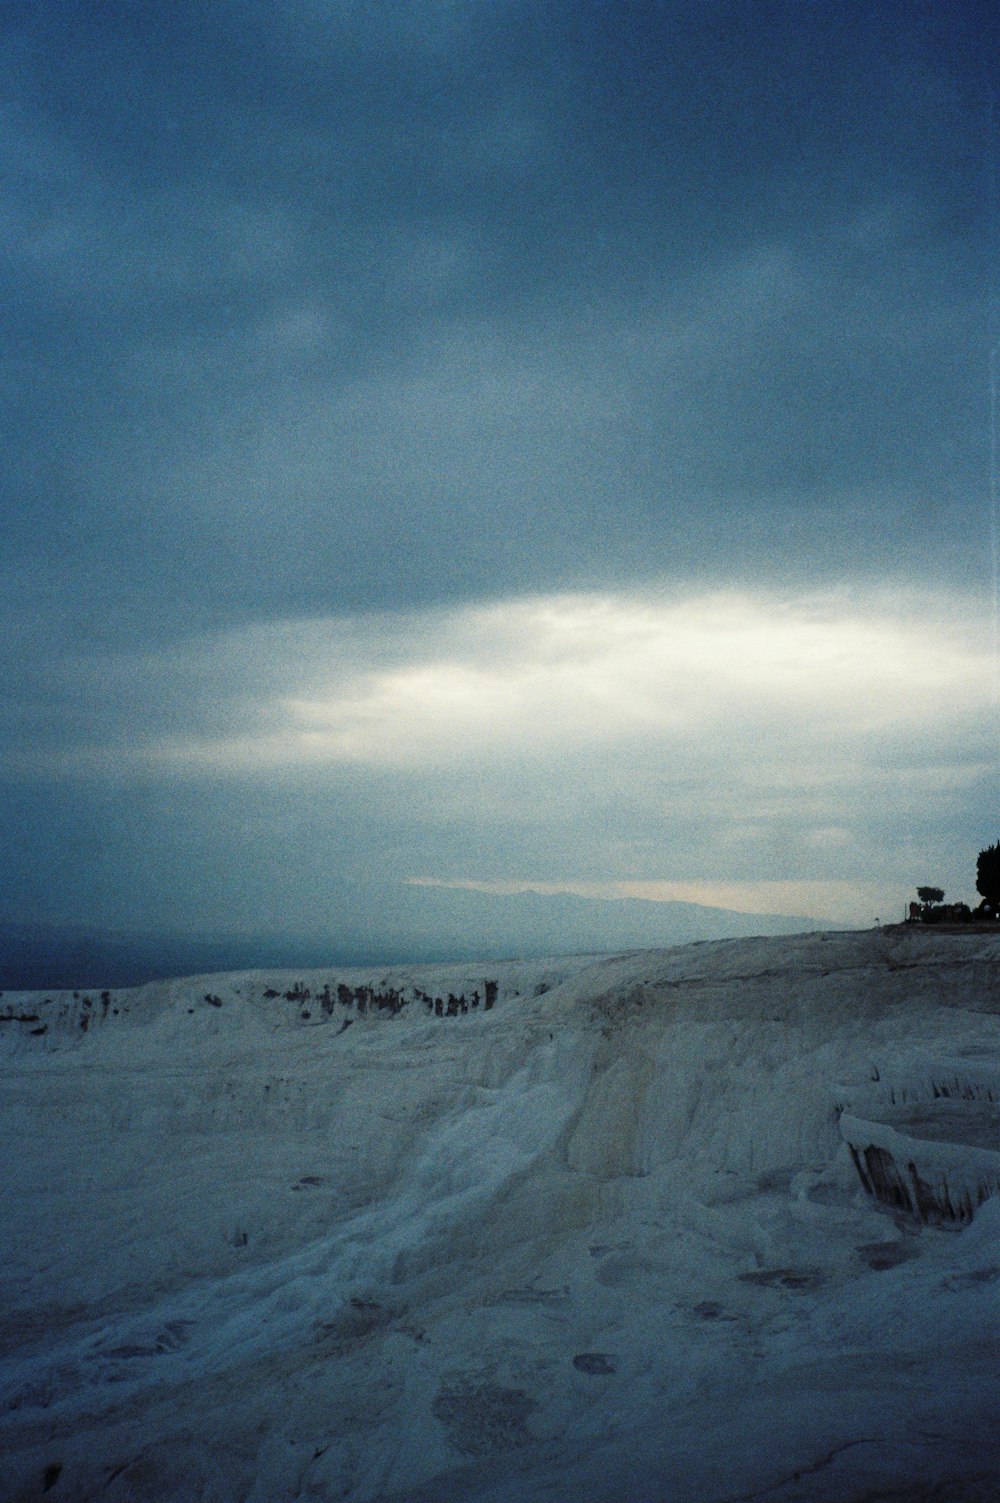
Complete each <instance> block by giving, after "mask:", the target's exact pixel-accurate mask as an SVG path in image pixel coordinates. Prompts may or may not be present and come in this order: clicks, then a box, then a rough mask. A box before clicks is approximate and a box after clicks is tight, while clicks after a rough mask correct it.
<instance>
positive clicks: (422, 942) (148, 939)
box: [0, 883, 842, 991]
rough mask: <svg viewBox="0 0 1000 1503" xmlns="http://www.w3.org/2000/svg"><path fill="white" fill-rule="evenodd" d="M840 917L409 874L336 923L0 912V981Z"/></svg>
mask: <svg viewBox="0 0 1000 1503" xmlns="http://www.w3.org/2000/svg"><path fill="white" fill-rule="evenodd" d="M838 927H842V926H839V925H836V924H831V923H827V922H824V921H823V920H820V919H815V918H807V917H785V916H780V915H776V914H767V913H737V912H734V911H733V910H731V909H727V908H710V907H706V906H704V905H702V904H699V903H656V902H650V901H647V900H643V899H638V898H614V899H605V898H582V897H575V896H573V895H570V894H556V895H549V894H542V893H536V892H524V893H516V894H513V895H509V896H496V895H493V894H489V893H482V892H474V891H468V890H465V889H461V888H448V887H424V886H419V885H411V884H405V883H399V884H393V885H388V884H387V885H386V886H385V887H382V888H370V889H365V890H364V892H363V893H362V894H361V895H360V896H359V895H358V894H357V893H355V894H354V895H353V897H352V899H351V901H350V903H349V905H347V904H345V909H344V911H343V913H342V915H341V916H340V917H337V918H331V920H330V926H329V932H328V934H326V935H318V934H316V933H312V934H298V935H296V934H292V933H284V934H274V933H271V934H262V935H259V936H254V935H247V934H236V933H206V934H180V933H169V932H162V933H161V932H156V931H134V932H132V931H117V930H101V929H98V928H88V927H84V926H80V925H65V926H62V925H57V924H29V923H13V922H4V921H3V920H0V989H4V990H8V991H16V990H31V989H34V988H37V987H52V988H57V987H60V988H76V987H120V986H136V985H139V984H141V983H142V982H143V981H151V980H156V979H159V978H163V977H168V976H186V975H197V974H199V973H207V972H212V971H231V970H251V969H267V968H268V967H285V968H286V967H294V966H301V967H302V968H303V969H307V968H314V967H319V966H325V965H329V966H351V965H359V966H361V965H399V964H405V963H407V962H411V961H412V962H417V961H452V960H454V961H463V960H504V959H510V958H514V957H522V958H525V959H527V958H532V957H535V956H541V955H569V954H580V953H590V954H600V953H610V952H617V951H622V950H635V949H653V948H659V947H661V946H667V945H677V944H687V943H690V942H691V941H693V940H706V939H731V938H739V937H742V936H748V935H762V934H796V933H801V932H803V931H804V930H817V929H835V928H838Z"/></svg>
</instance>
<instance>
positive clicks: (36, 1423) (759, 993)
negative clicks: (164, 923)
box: [0, 929, 1000, 1503]
mask: <svg viewBox="0 0 1000 1503" xmlns="http://www.w3.org/2000/svg"><path fill="white" fill-rule="evenodd" d="M488 981H493V982H495V983H496V992H495V999H494V994H493V992H492V989H490V992H489V994H488V992H487V985H486V983H487V982H488ZM296 983H299V985H298V987H296ZM327 983H330V990H329V992H328V993H326V998H327V1000H326V1001H325V1002H324V1000H323V988H324V986H325V985H326V984H327ZM338 984H340V985H341V986H342V987H347V988H349V989H350V991H351V994H352V995H351V997H350V999H349V1000H348V1001H346V1002H345V1000H344V998H345V997H346V993H342V994H341V1000H338V998H337V986H338ZM362 984H364V985H367V986H369V987H371V988H373V989H374V990H375V992H376V993H378V994H379V995H380V996H381V998H382V1006H381V1007H379V1006H378V1005H377V1001H376V1002H373V1001H372V1000H371V999H370V998H369V997H366V998H365V1004H366V1005H365V1011H364V1013H363V1014H362V1012H361V1011H360V1008H359V1004H358V1000H357V996H356V988H357V987H359V986H360V985H362ZM543 987H545V988H547V989H545V990H544V991H543V990H542V988H543ZM305 990H308V992H309V996H308V997H305V996H303V995H302V993H303V992H304V991H305ZM266 991H271V992H277V993H278V995H277V996H266V995H265V992H266ZM418 991H420V992H423V993H425V994H426V997H427V998H428V999H429V1000H424V998H423V997H421V996H418V995H417V992H418ZM285 992H290V993H292V994H293V995H292V996H291V997H289V998H286V997H285V996H284V993H285ZM449 993H450V994H451V995H452V997H453V998H454V999H455V1003H454V1006H453V1009H452V1010H453V1013H454V1015H453V1016H448V1015H447V1008H448V1001H447V999H448V995H449ZM393 994H394V995H393ZM474 994H475V999H476V1000H475V1003H473V996H474ZM488 995H489V1000H490V1001H492V1002H493V1003H494V1005H492V1006H490V1007H487V1006H486V1002H487V997H488ZM436 997H439V998H440V999H441V1012H442V1013H443V1014H444V1015H443V1016H440V1017H439V1016H437V1015H436V1013H435V1010H434V999H435V998H436ZM462 998H464V1005H465V1011H464V1012H463V1011H462V1010H461V1003H460V1001H459V999H462ZM206 999H208V1000H206ZM0 1017H3V1018H5V1019H9V1021H4V1022H2V1023H0V1070H2V1091H0V1114H2V1144H3V1159H2V1163H3V1169H2V1178H3V1183H2V1198H0V1291H2V1299H0V1308H2V1323H0V1496H2V1498H3V1499H4V1500H7V1499H17V1500H20V1499H29V1498H36V1497H41V1496H43V1495H45V1496H49V1495H50V1496H51V1497H52V1499H53V1500H55V1503H61V1500H64V1499H65V1500H81V1499H98V1498H100V1499H102V1500H105V1503H126V1500H131V1503H139V1500H171V1503H172V1500H178V1503H180V1500H183V1503H188V1500H190V1503H194V1500H212V1503H229V1500H236V1499H239V1500H246V1503H284V1500H291V1499H297V1498H301V1499H317V1500H319V1499H322V1500H334V1499H338V1500H350V1503H374V1500H384V1503H389V1500H393V1503H402V1500H410V1503H418V1500H419V1503H459V1500H461V1503H465V1500H469V1503H471V1500H476V1503H535V1500H539V1503H541V1500H545V1503H613V1500H614V1503H617V1500H630V1503H668V1500H669V1503H736V1500H743V1503H751V1500H753V1503H764V1500H766V1503H792V1500H796V1499H802V1500H805V1499H817V1500H819V1499H822V1500H829V1503H848V1500H850V1503H861V1500H870V1503H874V1500H876V1499H878V1500H897V1503H917V1500H928V1503H930V1500H934V1503H966V1500H973V1499H981V1500H987V1499H989V1500H991V1503H992V1500H994V1499H996V1498H997V1497H998V1496H1000V1424H998V1420H1000V1198H996V1199H987V1200H985V1201H984V1203H983V1204H982V1205H980V1206H979V1208H978V1209H977V1210H976V1214H975V1217H974V1220H973V1221H972V1222H971V1224H964V1223H962V1221H961V1220H959V1221H956V1222H954V1223H947V1222H944V1223H941V1224H934V1223H935V1222H936V1221H937V1219H938V1218H937V1216H936V1213H935V1210H934V1207H935V1204H936V1203H937V1201H936V1200H935V1196H937V1198H938V1200H940V1198H941V1197H942V1196H946V1195H947V1194H949V1193H954V1194H955V1195H956V1196H958V1195H959V1191H958V1190H957V1189H956V1186H959V1187H960V1188H961V1194H966V1192H968V1193H969V1195H970V1196H971V1198H970V1199H969V1205H970V1207H973V1208H974V1206H975V1202H976V1201H978V1199H979V1197H980V1195H985V1194H987V1193H988V1192H989V1190H990V1187H991V1184H992V1180H991V1176H992V1174H993V1166H994V1153H996V1154H997V1161H998V1162H1000V1132H998V1130H997V1121H996V1116H995V1112H994V1108H993V1102H994V1101H996V1100H997V1099H998V1097H1000V937H996V936H989V935H983V934H937V933H935V932H934V931H933V930H925V931H921V930H919V929H916V930H910V931H906V932H901V931H898V930H895V931H881V932H880V931H877V930H876V931H873V932H866V933H857V934H822V935H819V934H817V935H806V936H802V937H800V938H793V939H784V938H781V939H762V940H736V941H728V942H727V941H724V942H720V943H712V944H703V945H689V946H685V947H682V948H679V949H674V950H663V951H646V952H639V953H635V954H632V955H627V956H623V957H619V958H616V959H612V960H607V959H602V960H599V961H596V962H595V961H587V960H582V959H580V960H576V959H574V960H563V961H553V962H548V963H543V962H530V963H524V964H516V963H505V964H486V965H484V966H482V967H479V968H477V967H464V966H449V967H437V968H430V967H420V968H418V969H414V970H412V971H407V970H401V969H396V970H394V971H392V972H385V973H366V974H364V975H362V974H361V973H349V974H347V973H341V974H339V975H338V974H335V973H329V972H322V973H320V972H312V973H298V974H297V975H296V974H293V973H290V972H289V973H283V974H281V975H277V974H274V975H272V974H265V973H263V972H258V973H255V974H252V975H242V976H240V975H227V976H213V977H201V978H198V979H197V980H187V981H179V982H168V983H158V984H152V985H149V986H145V987H141V988H137V989H135V990H132V991H127V992H126V991H122V992H115V993H112V994H109V995H107V996H106V997H105V998H104V999H102V998H101V995H100V994H99V993H91V994H90V995H89V996H88V997H84V996H82V995H81V996H80V997H75V998H74V997H73V996H72V995H71V994H68V993H58V994H50V995H49V996H48V997H46V996H44V995H43V994H39V993H35V994H17V995H13V994H10V993H8V994H7V995H5V996H0ZM345 1025H347V1026H345ZM994 1083H995V1084H996V1085H997V1090H994ZM842 1117H843V1126H844V1130H843V1131H842V1122H841V1118H842ZM859 1124H860V1125H859ZM866 1124H868V1125H867V1126H866ZM869 1127H870V1131H869ZM848 1138H850V1140H851V1146H853V1148H854V1150H855V1152H858V1153H861V1154H863V1153H864V1152H866V1151H868V1152H869V1162H870V1163H876V1164H878V1165H881V1166H882V1167H883V1168H885V1165H886V1164H887V1163H890V1165H891V1164H894V1165H895V1169H894V1170H893V1172H897V1171H898V1174H899V1175H900V1176H902V1179H903V1181H905V1182H906V1183H908V1184H918V1183H919V1184H920V1185H923V1186H924V1189H925V1191H926V1193H927V1196H929V1200H927V1202H926V1203H925V1204H924V1207H923V1210H924V1218H925V1219H924V1220H923V1221H921V1220H920V1219H919V1217H918V1216H916V1215H913V1214H911V1213H910V1212H908V1211H906V1210H905V1208H903V1209H900V1210H893V1209H891V1208H882V1207H880V1206H879V1205H877V1204H876V1202H875V1201H874V1200H872V1199H871V1198H869V1197H868V1196H867V1195H866V1194H865V1192H864V1190H863V1189H862V1187H861V1183H860V1180H859V1178H858V1175H857V1173H856V1171H855V1168H854V1165H853V1163H852V1158H851V1146H849V1143H848V1141H847V1139H848ZM862 1140H863V1141H862ZM893 1152H895V1159H892V1157H891V1156H892V1153H893ZM873 1153H875V1155H876V1157H875V1158H874V1159H873V1158H872V1157H871V1155H872V1154H873ZM879 1154H881V1155H882V1157H878V1155H879ZM886 1155H889V1157H888V1158H886V1157H885V1156H886ZM911 1170H912V1172H911ZM907 1176H909V1178H907ZM998 1182H1000V1181H998ZM927 1187H930V1189H928V1188H927ZM935 1187H936V1188H935ZM928 1206H929V1209H928ZM960 1212H961V1206H958V1207H957V1209H956V1214H959V1213H960ZM928 1218H929V1222H930V1224H928Z"/></svg>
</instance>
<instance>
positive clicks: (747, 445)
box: [0, 0, 1000, 933]
mask: <svg viewBox="0 0 1000 1503" xmlns="http://www.w3.org/2000/svg"><path fill="white" fill-rule="evenodd" d="M993 10H994V7H993V6H992V5H989V4H985V3H983V4H975V3H961V0H959V3H955V0H949V3H948V4H942V3H939V0H905V3H892V0H877V3H875V0H872V3H856V0H842V3H836V0H829V3H821V0H798V3H794V0H786V3H772V0H742V3H715V0H690V3H666V0H664V3H653V0H645V3H644V0H635V3H615V0H604V3H597V0H590V3H588V0H509V3H508V0H488V3H487V0H482V3H477V0H391V3H390V0H385V3H374V0H368V3H366V4H360V3H354V0H283V3H282V4H280V5H275V4H271V3H263V0H260V3H251V0H243V3H239V0H229V3H219V4H211V5H206V4H205V3H204V0H197V3H194V0H191V3H185V0H169V3H167V0H156V3H141V0H128V3H124V0H123V3H111V0H104V3H101V4H99V5H95V4H93V3H92V0H88V3H80V4H76V3H73V0H34V3H23V4H8V5H6V6H5V7H4V8H3V26H2V28H0V85H2V86H0V101H2V102H0V163H2V174H3V193H2V200H0V203H2V207H0V240H2V262H0V275H2V277H3V284H4V285H3V288H2V297H0V319H2V321H3V339H2V344H0V389H2V392H3V400H4V413H5V424H4V433H5V443H4V457H5V464H4V467H3V470H4V478H3V480H2V485H3V488H4V494H3V504H2V509H0V510H2V529H3V531H2V536H3V562H2V570H3V578H2V591H0V611H2V617H3V619H2V623H0V626H2V630H0V653H2V659H3V669H2V671H3V682H2V685H0V689H2V693H3V701H4V704H5V711H4V714H3V717H2V722H0V778H2V785H0V795H2V805H3V811H4V812H3V816H2V817H3V829H2V831H0V833H2V837H3V852H4V859H3V862H2V865H0V916H7V917H16V918H22V919H23V918H30V917H39V918H45V919H48V920H74V921H76V920H83V921H87V922H93V923H99V924H109V925H115V926H128V925H133V924H143V925H151V924H155V925H165V926H169V927H173V928H180V929H184V928H188V929H207V928H219V927H226V928H240V929H248V930H255V929H257V930H268V931H273V930H274V929H275V928H278V929H280V928H282V927H286V928H287V927H292V928H294V929H295V930H296V932H306V931H308V932H314V933H323V932H335V930H336V924H337V916H338V913H339V912H340V911H341V905H342V903H343V902H344V894H345V892H347V891H348V889H351V890H354V891H355V892H356V891H359V890H363V889H364V887H365V886H366V885H367V884H369V883H371V882H373V881H375V880H384V879H393V880H399V881H405V880H408V879H420V880H429V881H433V882H446V883H452V882H468V883H477V884H484V883H485V884H490V883H496V884H506V885H507V886H508V887H509V886H511V885H513V886H517V885H519V884H525V883H532V884H537V885H539V886H541V887H542V888H543V889H546V890H558V889H561V888H565V889H569V890H574V891H581V892H604V893H612V892H633V893H641V894H643V895H646V896H663V897H666V896H683V897H694V898H696V899H697V900H699V901H706V902H713V901H720V902H723V903H726V904H728V906H739V907H746V908H752V909H760V910H765V909H766V910H769V911H785V912H794V913H802V912H806V913H810V914H815V915H817V916H826V917H832V918H839V919H845V920H849V921H855V922H861V923H870V922H871V921H872V919H873V917H874V915H875V914H877V913H880V914H881V915H882V916H883V917H895V916H898V907H899V904H900V903H901V902H902V900H903V898H904V897H905V896H907V895H908V893H909V889H910V888H911V887H912V886H913V885H914V884H916V883H918V882H939V883H940V884H941V885H942V886H945V887H946V888H947V889H948V890H949V893H950V894H953V895H954V896H956V897H958V896H964V897H966V898H971V897H972V896H973V883H974V868H975V857H976V853H977V851H978V850H979V848H980V847H981V846H982V845H983V844H985V843H986V842H987V841H993V840H996V839H998V838H1000V798H998V793H1000V778H998V752H997V747H998V732H1000V725H998V714H997V702H996V689H995V683H996V661H995V621H994V615H993V611H994V579H993V573H992V568H993V565H992V558H993V554H992V552H991V548H992V546H993V540H992V539H991V495H990V466H991V458H990V456H991V417H990V374H989V371H990V347H991V344H993V343H996V337H997V329H996V299H997V285H998V283H997V259H998V232H997V216H998V211H997V206H996V186H995V175H996V154H997V133H996V130H995V127H994V126H993V125H992V124H991V112H992V110H993V108H994V106H993V105H992V104H991V97H990V90H991V87H993V86H994V81H995V79H996V77H997V71H998V57H1000V53H998V47H997V31H996V22H995V21H994V20H993V19H992V13H993Z"/></svg>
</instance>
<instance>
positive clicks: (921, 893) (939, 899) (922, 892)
mask: <svg viewBox="0 0 1000 1503" xmlns="http://www.w3.org/2000/svg"><path fill="white" fill-rule="evenodd" d="M917 897H918V898H919V899H920V901H921V903H943V902H944V888H943V887H918V888H917Z"/></svg>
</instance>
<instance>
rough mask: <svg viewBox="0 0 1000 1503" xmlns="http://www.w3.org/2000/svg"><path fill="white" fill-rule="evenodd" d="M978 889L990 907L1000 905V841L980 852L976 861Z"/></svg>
mask: <svg viewBox="0 0 1000 1503" xmlns="http://www.w3.org/2000/svg"><path fill="white" fill-rule="evenodd" d="M976 891H977V892H978V893H980V894H981V895H982V897H983V898H984V899H985V900H986V902H987V903H989V905H990V907H992V908H995V907H997V906H1000V842H998V843H997V844H996V845H988V846H987V847H986V849H985V851H980V852H979V859H978V861H977V862H976Z"/></svg>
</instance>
